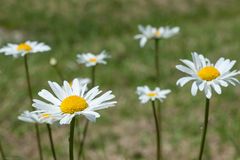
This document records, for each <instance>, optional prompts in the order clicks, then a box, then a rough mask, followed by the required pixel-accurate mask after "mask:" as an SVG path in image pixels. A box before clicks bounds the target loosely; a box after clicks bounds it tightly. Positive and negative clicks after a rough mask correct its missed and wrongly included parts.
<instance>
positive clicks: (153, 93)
mask: <svg viewBox="0 0 240 160" xmlns="http://www.w3.org/2000/svg"><path fill="white" fill-rule="evenodd" d="M147 96H149V97H155V96H157V93H155V92H150V93H148V94H147Z"/></svg>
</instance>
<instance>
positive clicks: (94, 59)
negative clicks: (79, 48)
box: [89, 57, 97, 63]
mask: <svg viewBox="0 0 240 160" xmlns="http://www.w3.org/2000/svg"><path fill="white" fill-rule="evenodd" d="M89 62H92V63H96V62H97V58H95V57H93V58H90V59H89Z"/></svg>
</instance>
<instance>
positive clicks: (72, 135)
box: [69, 117, 75, 160]
mask: <svg viewBox="0 0 240 160" xmlns="http://www.w3.org/2000/svg"><path fill="white" fill-rule="evenodd" d="M74 128H75V117H74V118H73V119H72V121H71V124H70V136H69V160H74V155H73V149H74V143H73V140H74Z"/></svg>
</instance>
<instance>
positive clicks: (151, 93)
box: [137, 86, 171, 103]
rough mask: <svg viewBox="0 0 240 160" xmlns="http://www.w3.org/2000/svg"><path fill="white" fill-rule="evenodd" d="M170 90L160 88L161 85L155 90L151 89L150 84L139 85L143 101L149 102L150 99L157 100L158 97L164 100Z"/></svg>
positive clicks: (140, 97)
mask: <svg viewBox="0 0 240 160" xmlns="http://www.w3.org/2000/svg"><path fill="white" fill-rule="evenodd" d="M170 92H171V90H169V89H160V88H159V87H156V88H155V89H154V90H150V89H149V87H148V86H141V87H137V94H138V96H139V100H140V101H141V103H147V102H148V101H150V100H151V101H155V100H156V99H158V100H160V101H161V102H163V100H164V99H165V98H167V95H168V94H169V93H170Z"/></svg>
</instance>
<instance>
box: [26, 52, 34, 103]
mask: <svg viewBox="0 0 240 160" xmlns="http://www.w3.org/2000/svg"><path fill="white" fill-rule="evenodd" d="M27 56H28V55H27V54H26V55H24V65H25V71H26V79H27V85H28V94H29V98H30V99H29V100H30V104H31V105H32V99H33V96H32V87H31V81H30V75H29V69H28V58H27Z"/></svg>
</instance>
